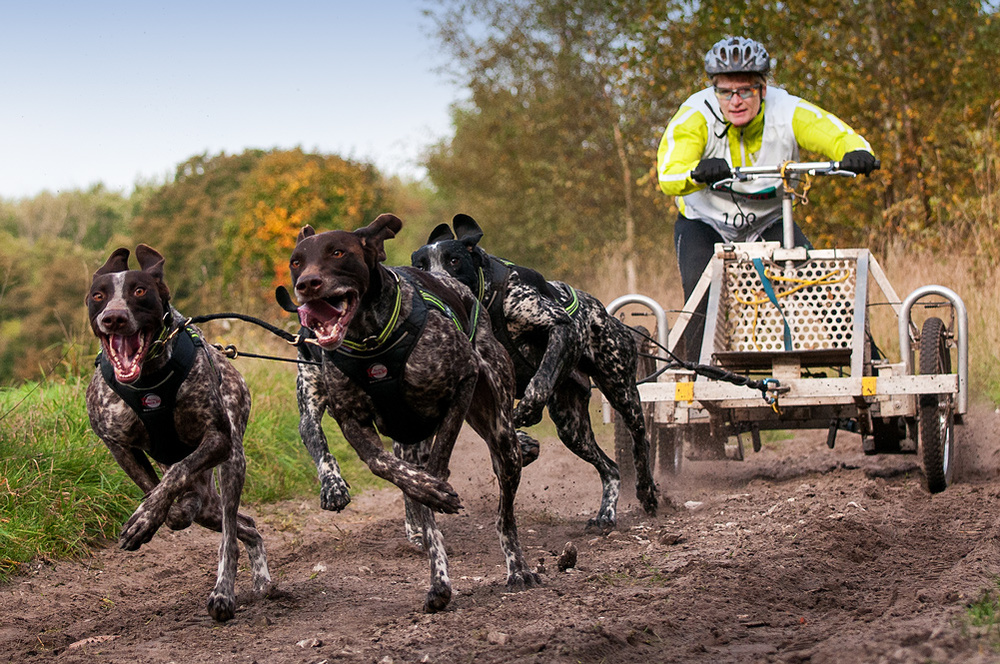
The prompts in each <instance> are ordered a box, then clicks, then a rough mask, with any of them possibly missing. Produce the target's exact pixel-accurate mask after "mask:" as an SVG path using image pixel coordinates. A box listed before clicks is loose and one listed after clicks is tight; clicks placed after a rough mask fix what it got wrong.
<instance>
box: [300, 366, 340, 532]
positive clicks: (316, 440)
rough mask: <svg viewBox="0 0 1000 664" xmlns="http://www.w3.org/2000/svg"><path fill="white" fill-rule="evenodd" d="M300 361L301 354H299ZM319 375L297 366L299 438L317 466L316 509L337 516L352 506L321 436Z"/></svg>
mask: <svg viewBox="0 0 1000 664" xmlns="http://www.w3.org/2000/svg"><path fill="white" fill-rule="evenodd" d="M300 357H301V353H300ZM322 380H323V375H322V372H321V371H320V370H319V369H318V368H316V367H312V366H309V365H305V364H302V365H300V366H299V374H298V378H297V379H296V388H297V389H296V393H297V398H298V404H299V436H300V437H301V438H302V443H303V444H304V445H305V447H306V449H307V450H308V451H309V455H310V456H311V457H312V459H313V462H314V463H315V464H316V474H317V476H318V477H319V484H320V493H319V506H320V507H321V508H322V509H325V510H332V511H335V512H339V511H340V510H342V509H344V508H345V507H347V505H348V503H350V502H351V494H350V492H349V488H350V485H348V484H347V482H346V481H345V480H344V478H343V476H342V475H341V474H340V465H339V464H338V463H337V459H335V458H334V456H333V455H332V454H330V447H329V445H328V444H327V441H326V434H324V433H323V413H324V412H326V397H325V396H324V394H323V392H324V390H323V383H322Z"/></svg>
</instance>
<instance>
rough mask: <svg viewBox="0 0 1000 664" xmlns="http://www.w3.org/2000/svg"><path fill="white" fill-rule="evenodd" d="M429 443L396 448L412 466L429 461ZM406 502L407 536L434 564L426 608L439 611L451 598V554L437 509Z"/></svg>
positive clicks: (431, 563) (397, 444) (426, 610)
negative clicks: (447, 548) (445, 542)
mask: <svg viewBox="0 0 1000 664" xmlns="http://www.w3.org/2000/svg"><path fill="white" fill-rule="evenodd" d="M428 442H429V441H424V442H423V443H420V444H416V445H401V444H399V443H395V442H394V443H393V450H394V451H395V452H396V455H397V456H399V457H400V458H401V459H403V460H405V461H406V462H408V463H410V464H411V465H414V466H420V465H422V464H423V463H424V462H425V461H426V458H425V457H426V452H427V449H426V448H427V443H428ZM405 503H406V529H407V537H408V538H409V539H410V541H411V542H414V543H416V542H417V541H419V544H420V546H421V547H422V548H423V549H424V551H426V552H427V560H428V562H430V566H431V587H430V588H429V589H428V590H427V597H426V598H425V599H424V611H425V612H426V613H436V612H438V611H441V610H442V609H444V608H445V607H446V606H448V602H450V601H451V579H450V578H449V577H448V553H447V551H446V550H445V546H444V538H443V537H442V536H441V531H440V530H439V529H438V527H437V522H436V520H435V518H434V512H432V511H431V510H430V509H428V508H427V507H426V506H425V505H421V504H419V503H416V502H414V501H413V500H411V499H410V498H409V497H408V496H405ZM411 531H412V533H413V535H414V536H413V537H411ZM417 535H419V540H418V538H417V537H416V536H417Z"/></svg>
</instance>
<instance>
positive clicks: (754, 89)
mask: <svg viewBox="0 0 1000 664" xmlns="http://www.w3.org/2000/svg"><path fill="white" fill-rule="evenodd" d="M760 87H761V86H760V84H757V85H752V86H750V87H746V88H736V89H735V90H727V89H726V88H715V96H716V97H718V98H719V99H722V100H724V101H729V100H731V99H732V98H733V95H739V96H740V99H750V97H756V96H757V95H758V94H760Z"/></svg>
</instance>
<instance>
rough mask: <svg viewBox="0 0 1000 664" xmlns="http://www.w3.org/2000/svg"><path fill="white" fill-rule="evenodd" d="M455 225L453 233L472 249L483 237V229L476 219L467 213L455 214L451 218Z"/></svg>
mask: <svg viewBox="0 0 1000 664" xmlns="http://www.w3.org/2000/svg"><path fill="white" fill-rule="evenodd" d="M452 224H454V225H455V235H456V236H457V237H458V239H459V240H461V241H462V242H464V243H465V246H466V247H468V248H469V249H472V248H473V247H474V246H476V245H477V244H479V241H480V240H482V239H483V229H481V228H480V227H479V224H477V223H476V220H475V219H473V218H472V217H470V216H469V215H467V214H461V213H459V214H456V215H455V218H454V219H452Z"/></svg>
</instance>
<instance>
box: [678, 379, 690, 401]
mask: <svg viewBox="0 0 1000 664" xmlns="http://www.w3.org/2000/svg"><path fill="white" fill-rule="evenodd" d="M674 401H694V383H690V382H689V383H677V386H676V387H675V388H674Z"/></svg>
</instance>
